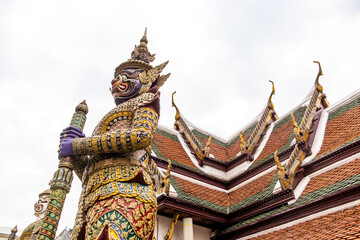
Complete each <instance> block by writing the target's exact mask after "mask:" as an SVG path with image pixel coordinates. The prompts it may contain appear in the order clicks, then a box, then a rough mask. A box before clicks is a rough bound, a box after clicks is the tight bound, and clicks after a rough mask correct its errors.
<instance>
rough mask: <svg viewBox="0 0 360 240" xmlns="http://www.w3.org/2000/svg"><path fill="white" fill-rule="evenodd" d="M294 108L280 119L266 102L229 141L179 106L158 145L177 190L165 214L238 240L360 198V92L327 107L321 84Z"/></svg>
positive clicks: (156, 156)
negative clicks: (168, 162) (201, 125)
mask: <svg viewBox="0 0 360 240" xmlns="http://www.w3.org/2000/svg"><path fill="white" fill-rule="evenodd" d="M318 76H319V75H318ZM294 105H295V107H294V108H293V109H292V110H291V111H289V113H287V114H285V115H283V116H280V118H278V117H277V115H276V113H275V110H274V106H272V108H269V106H271V105H270V104H267V106H266V107H265V109H264V110H263V111H260V113H259V117H257V118H256V119H255V120H254V121H252V122H250V123H248V124H247V127H244V128H243V129H242V131H240V132H241V133H240V134H239V132H236V133H235V134H234V136H233V137H231V138H230V139H229V140H227V141H225V140H223V139H221V138H218V137H216V136H214V135H212V134H211V133H209V132H207V131H205V130H202V129H200V128H198V127H196V126H195V125H193V124H191V123H190V122H188V121H187V120H186V118H185V117H183V116H181V113H180V110H179V108H178V107H176V109H177V115H176V119H175V130H173V129H168V128H166V127H161V126H159V128H158V131H157V135H156V137H155V141H154V144H153V156H152V158H153V160H154V161H155V162H156V163H157V165H158V166H159V167H160V168H161V169H163V170H165V169H166V162H165V160H167V159H170V160H171V161H172V164H173V168H172V173H171V178H170V181H171V186H172V191H171V192H170V196H160V197H159V214H161V215H166V216H171V214H172V213H174V212H175V211H178V212H180V217H186V216H192V217H193V218H194V222H195V223H197V224H200V225H203V226H208V227H211V228H215V229H217V230H218V231H219V232H218V235H217V238H218V239H234V237H241V236H247V235H251V234H255V235H256V233H259V232H262V231H264V230H266V229H269V228H271V227H274V226H283V224H285V222H286V221H285V220H284V219H287V221H289V220H290V221H294V219H300V218H302V217H306V216H308V215H310V214H314V213H319V212H321V211H323V210H326V209H331V208H333V207H336V206H339V205H343V204H348V203H349V202H351V201H353V200H356V199H358V198H359V197H360V196H358V195H359V194H358V193H357V194H354V192H356V191H358V190H359V189H360V174H359V172H360V171H359V170H360V156H358V155H359V154H360V117H359V116H360V90H358V91H357V92H355V93H353V94H352V95H351V96H350V97H348V98H346V99H344V100H341V101H339V102H338V103H336V104H334V105H333V106H329V104H328V102H327V100H326V96H325V94H324V93H323V92H322V87H321V86H320V85H319V83H318V78H317V81H316V83H315V86H314V88H313V92H312V94H310V95H309V96H308V97H306V98H305V99H304V101H303V102H301V103H298V104H296V103H294ZM275 107H276V106H275ZM276 161H278V162H276ZM281 171H285V173H286V174H288V175H286V174H285V178H284V177H283V176H280V175H281V174H282V172H281ZM279 174H280V175H279ZM289 174H290V176H289ZM289 181H290V182H289ZM339 199H342V200H341V201H340V200H339ZM179 206H183V207H184V208H183V209H187V210H181V209H182V208H179ZM185 206H186V207H185ZM353 209H354V210H353V211H357V212H359V211H358V210H359V208H358V207H354V208H353ZM345 211H346V210H345ZM349 211H351V209H350V210H349ZM295 212H297V213H298V215H296V214H295ZM336 214H342V213H341V212H339V213H336ZM317 221H321V220H315V221H314V224H320V222H319V223H318V222H317ZM354 221H358V218H356V219H354ZM303 226H307V224H306V223H303V224H302V225H299V229H302V228H304V227H303ZM282 228H284V227H282ZM245 230H246V231H245ZM297 231H299V232H301V230H298V229H295V228H294V227H290V228H289V230H288V231H285V230H284V231H283V230H281V234H289V236H291V234H295V233H294V232H297ZM263 234H265V233H263ZM255 235H254V236H255ZM270 236H271V235H269V238H270Z"/></svg>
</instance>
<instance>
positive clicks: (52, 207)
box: [37, 101, 88, 240]
mask: <svg viewBox="0 0 360 240" xmlns="http://www.w3.org/2000/svg"><path fill="white" fill-rule="evenodd" d="M87 112H88V108H87V105H86V102H85V101H83V102H81V103H80V104H79V105H77V106H76V108H75V113H74V114H73V116H72V119H71V122H70V126H74V127H77V128H78V129H80V130H83V128H84V125H85V121H86V114H87ZM73 168H74V164H73V159H72V158H71V157H65V158H61V159H60V162H59V167H58V169H57V171H56V172H55V173H54V176H53V178H52V180H51V181H50V189H51V195H50V200H49V205H48V207H47V209H46V212H45V216H44V218H43V219H42V224H41V228H40V230H39V234H38V236H37V239H39V240H53V239H54V238H55V234H56V230H57V226H58V224H59V221H60V216H61V212H62V209H63V206H64V202H65V198H66V194H67V193H68V192H69V191H70V187H71V182H72V180H73Z"/></svg>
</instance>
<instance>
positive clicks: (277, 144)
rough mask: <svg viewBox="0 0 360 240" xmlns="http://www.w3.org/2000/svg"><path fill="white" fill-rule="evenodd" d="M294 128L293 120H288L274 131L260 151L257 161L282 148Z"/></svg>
mask: <svg viewBox="0 0 360 240" xmlns="http://www.w3.org/2000/svg"><path fill="white" fill-rule="evenodd" d="M292 130H293V126H292V122H291V121H288V122H287V123H285V124H284V125H283V126H281V127H279V128H278V129H276V130H275V131H273V132H272V133H271V135H270V137H269V140H268V141H267V142H266V145H265V147H264V149H263V150H262V152H261V153H260V155H259V157H258V158H257V159H256V160H255V162H257V161H259V160H261V159H263V158H264V157H266V156H268V155H269V154H272V153H274V152H275V151H276V150H279V149H281V148H282V147H283V146H284V145H285V143H286V142H287V141H288V140H289V136H290V134H291V133H292Z"/></svg>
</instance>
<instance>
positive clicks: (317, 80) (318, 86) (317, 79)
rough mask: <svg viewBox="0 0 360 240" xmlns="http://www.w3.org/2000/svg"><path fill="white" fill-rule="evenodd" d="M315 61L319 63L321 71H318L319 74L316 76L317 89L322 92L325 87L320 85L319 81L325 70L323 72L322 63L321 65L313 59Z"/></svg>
mask: <svg viewBox="0 0 360 240" xmlns="http://www.w3.org/2000/svg"><path fill="white" fill-rule="evenodd" d="M313 62H314V63H317V64H318V65H319V72H318V75H317V76H316V80H315V88H316V90H318V91H319V92H322V91H323V87H322V86H321V85H320V83H319V78H320V76H322V75H323V72H322V69H321V65H320V62H319V61H313Z"/></svg>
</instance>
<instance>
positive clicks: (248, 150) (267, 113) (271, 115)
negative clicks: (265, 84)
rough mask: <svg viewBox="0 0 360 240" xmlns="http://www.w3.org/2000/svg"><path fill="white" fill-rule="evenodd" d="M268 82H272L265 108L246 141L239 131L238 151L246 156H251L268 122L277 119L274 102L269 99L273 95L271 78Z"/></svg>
mask: <svg viewBox="0 0 360 240" xmlns="http://www.w3.org/2000/svg"><path fill="white" fill-rule="evenodd" d="M269 82H271V83H272V91H271V94H270V97H269V100H268V103H267V106H266V109H265V110H264V112H263V113H262V116H261V118H260V119H259V121H258V123H257V124H256V127H255V128H254V130H253V131H252V133H251V134H250V136H249V137H248V139H247V140H246V141H245V140H244V136H243V132H242V131H240V132H239V140H240V152H241V154H247V155H248V156H250V158H252V157H253V156H252V154H253V152H254V149H255V148H256V146H257V144H258V143H259V141H260V140H261V137H262V134H263V132H264V131H265V130H266V127H267V126H268V124H269V123H271V122H272V121H275V120H277V119H278V116H277V115H276V112H275V110H274V104H273V103H272V101H271V98H272V96H273V95H275V84H274V82H273V81H271V80H269Z"/></svg>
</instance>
